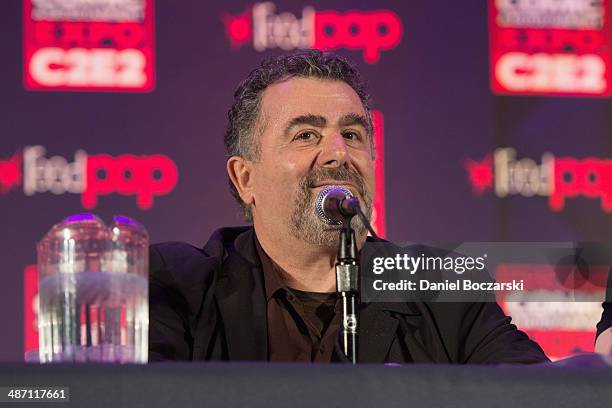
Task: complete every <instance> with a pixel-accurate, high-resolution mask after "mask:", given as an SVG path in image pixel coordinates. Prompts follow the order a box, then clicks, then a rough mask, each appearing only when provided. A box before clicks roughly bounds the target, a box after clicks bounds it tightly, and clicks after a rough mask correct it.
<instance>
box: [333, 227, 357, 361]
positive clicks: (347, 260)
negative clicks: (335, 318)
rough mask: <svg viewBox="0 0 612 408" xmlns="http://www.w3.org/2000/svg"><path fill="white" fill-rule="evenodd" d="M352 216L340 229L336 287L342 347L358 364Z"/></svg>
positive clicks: (355, 263)
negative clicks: (340, 311) (339, 307)
mask: <svg viewBox="0 0 612 408" xmlns="http://www.w3.org/2000/svg"><path fill="white" fill-rule="evenodd" d="M352 218H353V217H352V216H345V217H344V223H343V226H342V228H341V229H340V245H339V247H338V257H337V259H336V285H337V291H338V293H340V295H341V296H342V327H341V347H342V352H343V353H344V355H345V357H346V358H347V359H348V360H350V361H351V363H353V364H356V363H357V304H358V303H359V287H358V276H359V260H358V258H357V242H356V240H355V231H353V229H352V228H351V219H352Z"/></svg>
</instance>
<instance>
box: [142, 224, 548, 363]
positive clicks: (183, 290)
mask: <svg viewBox="0 0 612 408" xmlns="http://www.w3.org/2000/svg"><path fill="white" fill-rule="evenodd" d="M366 245H367V243H366ZM263 282H264V280H263V276H262V268H261V262H260V260H259V257H258V255H257V250H256V247H255V234H254V230H253V228H252V227H240V228H222V229H220V230H218V231H216V232H215V233H214V234H213V235H212V237H211V238H210V240H209V241H208V243H207V244H206V245H205V246H204V248H202V249H200V248H196V247H193V246H191V245H188V244H185V243H179V242H175V243H164V244H157V245H153V246H151V250H150V294H149V298H150V310H149V316H150V326H149V360H150V361H159V360H232V361H249V360H263V361H265V360H267V358H268V356H267V354H268V352H267V344H268V339H267V326H266V300H265V290H264V286H263V285H264V284H263ZM359 317H360V322H359V325H360V329H359V352H358V361H359V362H364V363H365V362H368V363H383V362H398V363H401V362H415V363H458V364H464V363H471V364H495V363H521V364H529V363H539V362H544V361H548V359H547V358H546V356H545V355H544V353H543V351H542V349H541V348H540V347H539V346H538V345H537V344H536V343H535V342H533V341H531V340H530V339H529V338H528V337H527V336H526V335H525V334H524V333H523V332H521V331H519V330H517V328H516V326H514V325H513V324H511V323H510V318H509V317H506V316H505V315H504V313H503V312H502V310H501V309H500V308H499V306H498V305H497V304H496V303H369V304H362V305H361V307H360V312H359Z"/></svg>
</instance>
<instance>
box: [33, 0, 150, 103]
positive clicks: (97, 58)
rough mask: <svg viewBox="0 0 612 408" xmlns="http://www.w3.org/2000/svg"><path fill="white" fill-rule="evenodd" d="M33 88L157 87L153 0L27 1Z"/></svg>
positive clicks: (139, 89) (84, 89)
mask: <svg viewBox="0 0 612 408" xmlns="http://www.w3.org/2000/svg"><path fill="white" fill-rule="evenodd" d="M23 50H24V69H23V72H24V83H25V87H26V89H28V90H80V91H87V90H90V91H103V90H107V91H115V92H116V91H140V92H148V91H151V90H152V89H153V87H154V84H155V74H154V65H155V60H154V32H153V0H98V1H95V2H78V1H77V2H74V1H67V2H58V1H54V0H25V1H24V8H23Z"/></svg>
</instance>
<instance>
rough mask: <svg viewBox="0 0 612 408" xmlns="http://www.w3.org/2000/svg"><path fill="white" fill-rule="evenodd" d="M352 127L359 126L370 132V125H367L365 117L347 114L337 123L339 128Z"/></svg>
mask: <svg viewBox="0 0 612 408" xmlns="http://www.w3.org/2000/svg"><path fill="white" fill-rule="evenodd" d="M353 125H360V126H362V127H363V128H364V129H365V130H366V131H367V132H369V131H370V124H369V123H368V120H367V119H366V118H365V116H362V115H359V114H357V113H349V114H348V115H344V116H343V117H341V118H340V120H339V121H338V126H340V127H345V126H353Z"/></svg>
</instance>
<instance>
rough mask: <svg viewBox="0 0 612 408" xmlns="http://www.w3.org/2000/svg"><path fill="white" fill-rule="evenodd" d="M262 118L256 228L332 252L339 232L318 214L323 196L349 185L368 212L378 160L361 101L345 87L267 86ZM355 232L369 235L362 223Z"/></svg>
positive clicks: (303, 81)
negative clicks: (335, 187) (319, 198)
mask: <svg viewBox="0 0 612 408" xmlns="http://www.w3.org/2000/svg"><path fill="white" fill-rule="evenodd" d="M260 120H261V126H262V129H263V131H262V134H261V135H260V139H259V141H260V159H259V160H258V161H256V162H255V163H254V165H253V171H252V174H251V177H253V179H252V182H253V190H252V192H253V200H254V203H253V217H254V220H255V225H256V226H257V225H259V226H261V227H262V228H266V229H268V230H269V231H271V232H273V233H277V234H280V235H279V236H283V233H288V234H290V235H293V236H294V237H296V238H298V239H300V240H303V241H305V242H308V243H310V244H313V245H318V246H325V247H329V248H331V247H335V246H336V245H337V242H338V227H337V226H330V225H327V224H325V223H323V222H322V221H320V220H319V219H318V217H317V216H316V214H315V210H314V208H315V199H316V197H317V194H318V193H319V191H321V190H322V189H323V188H324V187H325V186H326V185H330V184H338V185H344V186H346V187H347V188H348V189H350V190H351V192H352V193H353V195H355V196H356V197H358V198H359V200H360V202H361V203H362V207H363V208H364V209H365V210H366V211H365V212H366V215H368V216H369V215H370V213H371V206H372V194H373V191H374V161H373V157H372V156H373V152H372V150H371V144H370V140H369V137H370V136H369V135H368V134H367V130H366V122H365V120H366V112H365V110H364V108H363V104H362V103H361V100H360V99H359V96H358V95H357V93H356V92H355V91H354V90H353V89H352V88H351V87H350V86H349V85H348V84H346V83H344V82H342V81H330V80H320V79H314V78H291V79H288V80H285V81H282V82H279V83H276V84H274V85H271V86H269V87H268V88H266V90H265V91H264V93H263V96H262V106H261V118H260ZM353 228H355V230H356V233H357V234H358V235H364V234H365V228H364V227H363V225H362V224H361V222H360V221H359V220H358V219H357V217H355V219H354V220H353Z"/></svg>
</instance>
